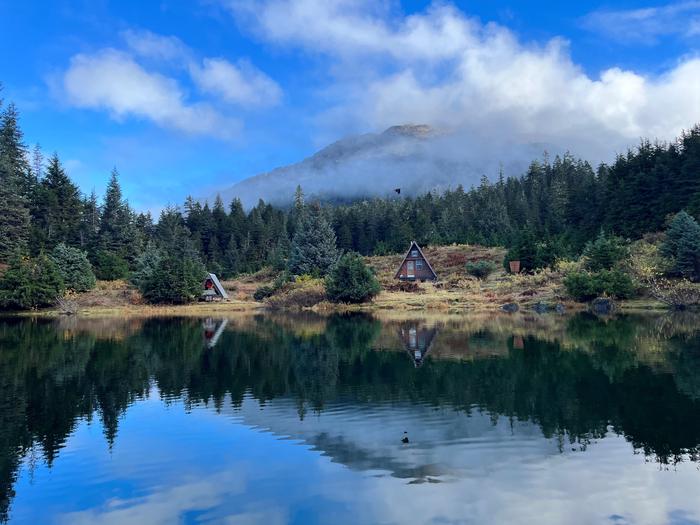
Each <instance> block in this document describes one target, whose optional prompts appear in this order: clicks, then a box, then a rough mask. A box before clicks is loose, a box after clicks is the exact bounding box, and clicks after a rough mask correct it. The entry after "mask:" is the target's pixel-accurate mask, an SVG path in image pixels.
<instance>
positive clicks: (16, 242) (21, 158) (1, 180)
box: [0, 104, 30, 262]
mask: <svg viewBox="0 0 700 525" xmlns="http://www.w3.org/2000/svg"><path fill="white" fill-rule="evenodd" d="M0 107H1V104H0ZM22 140H23V139H22V131H21V130H20V128H19V123H18V114H17V109H16V108H15V106H14V105H13V104H10V105H9V106H8V107H7V109H5V110H4V111H3V112H2V113H0V262H6V261H8V260H9V258H10V257H11V256H12V255H13V254H14V253H16V252H18V251H19V252H25V251H26V250H27V248H28V246H27V242H28V240H29V231H30V229H29V204H28V202H27V198H26V195H25V194H24V189H25V186H26V180H27V176H28V171H29V170H28V164H27V160H26V148H25V146H24V143H23V142H22Z"/></svg>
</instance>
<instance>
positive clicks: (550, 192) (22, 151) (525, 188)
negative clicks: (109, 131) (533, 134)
mask: <svg viewBox="0 0 700 525" xmlns="http://www.w3.org/2000/svg"><path fill="white" fill-rule="evenodd" d="M0 103H1V102H0ZM0 110H1V111H2V112H1V114H0V206H1V207H2V209H1V210H0V211H1V212H2V213H0V263H9V262H10V260H11V259H12V257H14V256H16V255H17V254H21V255H22V256H30V257H37V256H39V255H41V254H42V253H49V252H51V251H52V250H54V249H55V248H56V246H58V245H60V244H65V245H66V246H69V247H72V248H77V249H80V250H82V251H84V252H85V253H86V254H87V258H88V259H89V261H90V263H91V265H92V267H93V268H94V271H95V274H96V275H97V277H98V278H100V279H118V278H125V277H127V276H128V275H130V273H132V272H134V271H135V270H137V268H138V267H139V264H138V259H139V257H140V256H142V255H143V254H144V252H146V251H147V250H148V249H149V247H150V248H152V249H157V250H159V251H160V253H161V254H166V255H173V254H177V255H178V256H179V257H181V256H183V255H185V256H187V257H190V256H191V257H193V258H196V259H197V260H198V261H200V262H201V263H202V264H203V265H204V266H205V267H206V268H207V269H208V270H209V271H213V272H216V273H218V274H220V275H223V276H224V277H230V276H234V275H236V274H239V273H243V272H254V271H257V270H259V269H261V268H262V267H264V266H267V265H271V266H274V267H278V268H283V267H285V266H287V263H288V262H289V258H290V257H294V256H295V255H294V253H295V252H294V247H293V240H294V237H295V234H303V232H300V229H303V228H307V227H310V226H313V227H318V226H319V224H320V225H321V226H322V227H324V228H325V226H324V225H325V224H328V225H329V226H330V229H331V230H332V234H333V235H332V236H333V237H334V238H335V239H334V242H335V244H336V247H337V249H338V250H340V251H353V252H357V253H360V254H362V255H382V254H387V253H395V252H401V251H403V250H405V249H406V247H407V246H408V243H409V242H410V241H411V240H414V239H415V240H416V241H418V242H419V243H421V244H451V243H470V244H477V243H478V244H484V245H490V246H493V245H504V246H514V245H517V244H518V243H519V242H523V241H522V240H523V238H528V239H535V240H536V241H537V242H539V243H544V244H546V245H547V246H548V247H549V251H550V252H551V253H550V255H552V254H554V255H557V256H575V255H578V254H579V253H580V252H581V251H582V249H583V247H584V246H585V244H586V243H587V242H589V241H591V240H593V239H595V238H596V236H597V235H598V234H599V232H600V231H601V230H605V231H606V232H609V233H612V234H616V235H620V236H623V237H626V238H639V237H641V236H642V235H643V234H644V233H646V232H654V231H658V230H660V229H662V228H663V227H664V224H665V222H666V221H667V218H668V217H669V215H671V214H675V213H676V212H678V211H680V210H683V209H685V210H687V211H688V212H689V213H690V214H691V215H694V216H698V215H700V126H695V127H693V128H692V129H690V130H688V131H686V132H683V133H682V134H681V136H680V137H679V138H678V139H677V140H675V141H673V142H669V143H661V142H658V143H651V142H650V141H646V140H645V141H642V142H641V143H640V145H639V146H638V147H636V148H634V149H630V150H629V151H627V152H626V153H624V154H621V155H619V156H618V157H617V158H616V160H615V161H614V162H613V163H612V164H610V165H607V164H601V165H600V166H598V167H597V169H594V168H593V167H592V166H591V165H590V164H589V163H588V162H586V161H583V160H581V159H577V158H575V157H574V156H572V155H570V154H566V155H563V156H557V157H555V158H554V159H550V158H549V157H548V156H547V155H545V156H544V157H543V159H541V160H537V161H534V162H532V164H531V165H530V167H529V169H528V170H527V172H526V173H524V174H522V175H521V176H512V177H504V176H503V175H502V174H501V175H500V176H499V177H498V179H497V180H496V181H495V182H491V181H489V180H488V179H487V178H486V177H485V176H484V177H483V178H482V180H481V182H480V184H478V185H477V186H475V187H472V188H469V189H466V188H463V187H462V186H458V187H456V188H454V189H451V190H448V191H445V192H443V193H436V192H431V193H426V194H424V195H421V196H417V197H401V198H399V197H398V196H397V197H396V198H372V199H364V200H358V201H356V202H354V203H351V204H342V205H334V204H332V203H323V204H319V205H316V206H314V209H315V210H316V212H315V213H316V215H318V217H316V218H315V219H314V221H311V222H310V221H308V220H303V210H304V209H308V208H310V207H309V205H308V204H303V197H302V194H301V189H299V191H298V194H297V195H296V205H294V206H291V207H289V208H282V207H275V206H272V205H271V204H269V203H265V202H263V201H260V202H259V203H258V204H257V205H256V206H254V207H253V208H251V209H250V210H245V209H244V207H243V206H242V204H241V202H240V200H238V199H233V200H232V201H231V202H230V203H224V202H223V201H222V200H221V199H220V198H218V197H217V198H216V200H215V201H214V202H213V203H212V204H209V203H201V202H199V201H197V200H195V199H193V198H191V197H190V198H188V199H187V200H186V202H185V203H184V205H183V206H182V207H168V208H166V209H164V210H163V211H162V212H161V214H160V217H159V218H158V219H157V220H154V219H153V218H152V217H151V215H150V214H149V213H142V212H136V211H135V210H134V209H133V208H132V207H131V206H130V205H129V203H128V201H127V200H126V199H125V198H124V196H123V194H122V191H121V187H120V184H119V174H118V172H117V170H116V169H115V170H113V171H112V173H111V174H110V178H109V184H108V186H107V190H106V193H105V195H104V196H103V197H102V198H101V199H100V198H99V197H98V196H97V195H96V194H95V192H94V191H93V192H92V193H90V194H89V195H86V194H82V193H81V191H80V189H79V188H78V186H77V185H76V184H75V183H74V182H73V181H72V180H71V179H70V177H69V175H68V174H67V173H66V170H65V168H64V166H63V165H62V163H61V161H60V158H59V157H58V155H56V154H54V155H52V156H50V157H49V158H48V159H44V157H43V155H42V152H41V150H40V148H39V147H35V148H34V149H33V150H32V151H31V152H30V151H29V148H27V146H26V144H25V143H24V139H23V134H22V131H21V128H20V125H19V116H18V112H17V109H16V107H15V106H14V105H13V104H9V105H7V106H6V107H2V106H0ZM379 175H381V174H379ZM300 202H301V203H302V204H301V207H300V206H299V204H300ZM319 221H320V222H319ZM324 239H325V240H324V242H328V241H329V240H330V239H332V237H330V236H328V237H327V238H325V237H324ZM298 255H299V254H297V256H298ZM552 256H553V255H552Z"/></svg>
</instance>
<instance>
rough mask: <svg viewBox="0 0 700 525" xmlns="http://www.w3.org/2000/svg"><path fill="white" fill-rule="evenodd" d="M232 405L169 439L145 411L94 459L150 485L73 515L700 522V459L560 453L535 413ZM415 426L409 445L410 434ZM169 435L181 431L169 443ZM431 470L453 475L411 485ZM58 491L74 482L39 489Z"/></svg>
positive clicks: (67, 519)
mask: <svg viewBox="0 0 700 525" xmlns="http://www.w3.org/2000/svg"><path fill="white" fill-rule="evenodd" d="M154 397H156V398H157V396H154ZM229 406H230V405H229V402H228V401H227V402H225V403H224V407H225V408H223V412H224V413H228V415H230V416H232V417H229V418H227V417H221V415H219V414H216V413H215V412H213V411H212V410H211V408H204V407H202V406H198V407H194V409H193V410H192V412H191V413H190V414H188V415H186V416H184V414H183V416H184V419H182V418H180V417H178V413H179V408H178V409H174V407H171V409H170V411H169V412H170V414H169V417H167V418H162V419H161V421H160V428H161V431H162V432H159V433H157V434H152V433H149V432H148V431H147V428H148V425H147V424H146V423H145V422H146V421H147V420H152V418H153V417H154V416H155V415H156V414H158V412H159V411H158V407H157V405H154V404H137V405H135V406H134V407H132V409H131V412H130V413H129V418H128V419H129V422H128V423H127V422H125V425H124V427H123V432H122V433H121V435H120V441H118V442H117V449H116V450H115V455H116V456H115V458H114V461H105V458H104V457H103V456H102V457H101V458H97V457H96V458H93V460H94V461H101V463H98V464H97V465H96V466H98V467H101V468H102V469H108V470H110V471H111V472H112V474H117V472H116V471H118V472H119V474H117V475H116V476H109V477H110V479H115V480H120V479H121V480H133V479H134V478H138V479H139V482H138V483H137V484H136V486H137V487H138V488H137V489H135V490H136V492H135V493H134V492H126V493H120V497H119V498H112V499H109V500H106V501H105V497H104V494H103V493H102V491H101V490H100V489H99V485H100V483H99V479H100V477H101V476H97V478H96V479H87V480H83V481H82V482H83V484H84V486H81V485H80V482H76V487H75V490H76V491H78V492H80V491H81V489H83V488H84V489H87V490H89V491H97V492H99V494H98V495H96V497H95V499H94V500H93V501H92V502H91V504H92V505H93V508H92V509H90V510H85V511H80V512H67V513H65V514H63V515H62V516H61V519H60V523H65V524H71V525H72V524H77V525H82V524H88V523H89V524H96V525H112V524H122V523H138V524H165V523H175V522H181V521H186V522H202V523H225V524H235V525H238V524H257V523H260V524H265V525H268V524H272V525H276V524H282V523H289V522H290V521H295V522H301V523H303V522H304V521H303V520H304V519H307V520H311V521H316V520H317V521H319V522H321V523H326V522H333V523H334V524H335V523H337V524H345V523H348V524H353V525H354V524H356V523H376V522H381V523H409V524H410V523H488V524H493V523H518V524H520V523H535V524H538V525H540V524H543V525H547V524H559V523H567V524H589V523H619V524H622V523H624V524H627V523H630V524H632V523H634V524H643V525H644V524H648V525H661V524H666V523H693V521H692V520H697V519H698V517H700V501H698V499H697V489H696V487H697V482H698V481H699V480H700V472H698V471H697V468H696V466H695V465H694V464H682V465H680V466H679V468H678V471H675V472H674V471H663V472H659V470H658V465H657V464H655V463H645V462H644V458H643V456H641V455H634V454H632V453H631V452H632V449H631V446H630V444H629V443H627V442H626V441H625V440H624V439H623V438H621V437H618V436H616V435H613V434H609V435H608V436H607V437H605V438H604V439H600V440H596V441H595V442H594V443H592V444H591V445H590V446H588V448H587V450H586V451H585V452H573V451H572V450H571V446H569V445H568V443H566V445H567V446H565V447H564V453H560V452H559V444H558V442H557V441H556V439H545V438H544V437H542V434H541V431H540V430H539V427H538V426H537V425H535V424H533V423H532V422H517V421H516V422H510V421H508V420H507V419H506V418H503V417H500V418H497V419H496V420H495V421H496V424H495V425H493V424H492V420H491V418H490V417H489V416H488V415H486V414H480V413H478V412H475V413H474V414H473V415H472V416H471V417H468V416H467V415H466V414H464V413H463V412H459V411H453V410H451V409H444V408H441V409H435V407H431V406H426V405H419V404H410V403H402V402H398V401H396V402H391V403H364V404H362V403H360V404H358V403H354V404H352V405H351V406H344V405H343V404H342V403H336V404H330V405H328V406H327V407H326V409H325V410H324V411H323V412H321V413H320V414H313V415H309V416H307V418H306V419H304V420H303V421H300V420H299V418H298V412H297V410H298V406H297V404H296V402H295V401H294V400H292V399H284V398H279V399H275V400H272V401H268V402H267V403H266V405H265V407H264V409H262V410H261V406H260V404H259V403H258V402H257V401H255V400H253V399H250V398H247V399H246V400H245V401H244V403H243V406H242V408H241V410H240V411H235V412H233V413H232V412H231V411H230V409H228V408H227V407H229ZM241 423H242V424H241ZM183 426H185V427H186V429H183ZM261 430H265V431H269V432H271V433H272V434H270V433H268V432H264V433H261ZM403 430H408V432H409V435H410V436H411V443H410V445H408V446H403V445H402V444H401V443H400V438H401V435H402V432H403ZM164 435H174V436H177V439H175V440H166V441H165V443H164V441H163V436H164ZM279 436H284V437H287V438H289V439H279ZM276 437H277V438H276ZM86 439H94V440H101V439H102V437H101V436H100V434H99V432H95V433H93V434H92V435H91V437H90V438H88V437H87V436H86ZM168 443H170V446H168V445H167V444H168ZM88 445H89V443H85V446H88ZM164 445H165V448H164ZM88 448H95V447H88ZM83 460H84V458H83ZM156 467H159V468H156ZM346 467H349V468H346ZM60 468H61V465H60V462H59V464H57V466H56V469H57V470H56V471H55V472H54V475H55V476H57V477H60V472H58V470H60ZM184 471H186V472H184ZM63 479H66V478H63ZM431 479H440V480H442V481H444V483H429V482H424V483H421V484H411V482H412V481H415V480H419V481H426V480H431ZM47 489H48V490H59V491H60V487H56V486H54V487H49V486H46V485H37V486H36V490H39V491H42V492H43V491H45V490H47ZM112 494H114V493H112ZM134 494H136V495H134ZM55 496H56V495H54V497H55ZM66 508H71V507H70V502H68V507H66ZM73 508H76V507H73ZM300 520H301V521H300Z"/></svg>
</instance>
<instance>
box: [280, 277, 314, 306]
mask: <svg viewBox="0 0 700 525" xmlns="http://www.w3.org/2000/svg"><path fill="white" fill-rule="evenodd" d="M325 299H326V291H325V289H324V286H323V280H322V279H313V280H311V281H302V282H295V283H292V284H290V285H288V286H285V287H284V288H283V289H282V290H280V291H278V292H277V293H275V294H274V295H272V296H270V297H269V298H268V299H267V304H268V305H270V307H272V308H310V307H312V306H315V305H317V304H319V303H321V302H323V301H324V300H325Z"/></svg>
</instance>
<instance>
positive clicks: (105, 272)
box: [95, 250, 129, 281]
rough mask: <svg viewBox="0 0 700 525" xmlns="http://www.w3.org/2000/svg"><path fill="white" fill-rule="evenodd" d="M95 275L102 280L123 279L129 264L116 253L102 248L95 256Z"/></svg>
mask: <svg viewBox="0 0 700 525" xmlns="http://www.w3.org/2000/svg"><path fill="white" fill-rule="evenodd" d="M95 275H97V278H98V279H101V280H103V281H116V280H118V279H125V278H126V276H127V275H129V264H128V263H127V262H126V260H125V259H124V258H123V257H120V256H119V255H117V254H116V253H113V252H109V251H106V250H102V251H100V252H98V253H97V256H96V257H95Z"/></svg>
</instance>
